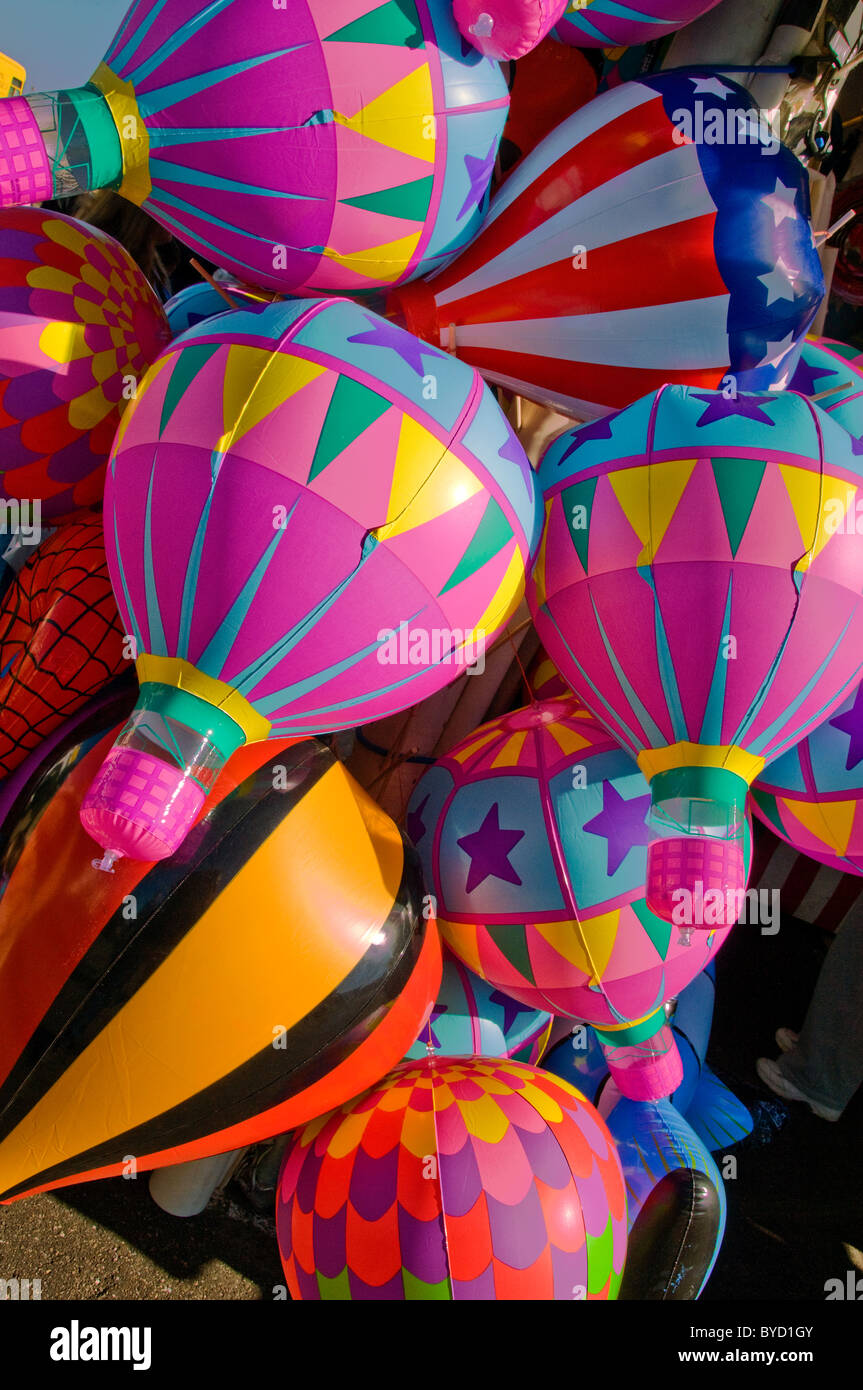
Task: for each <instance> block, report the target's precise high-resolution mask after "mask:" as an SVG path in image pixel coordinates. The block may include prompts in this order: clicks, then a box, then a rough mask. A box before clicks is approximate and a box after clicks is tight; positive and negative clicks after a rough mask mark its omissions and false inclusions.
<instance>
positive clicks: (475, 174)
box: [0, 0, 509, 293]
mask: <svg viewBox="0 0 863 1390" xmlns="http://www.w3.org/2000/svg"><path fill="white" fill-rule="evenodd" d="M508 101H509V98H508V93H507V88H506V83H505V81H504V78H503V75H502V74H501V71H500V69H499V67H498V66H497V64H496V63H494V62H492V61H491V60H490V59H487V58H482V57H481V56H480V55H479V54H478V53H477V52H476V50H475V49H473V48H471V47H469V46H468V45H467V44H465V43H464V41H463V40H462V39H461V37H460V36H459V33H458V30H457V29H456V26H455V22H454V20H453V16H452V0H289V3H287V4H280V5H273V4H269V3H264V4H261V3H259V0H133V3H132V4H131V5H130V7H129V10H128V13H127V14H126V17H125V18H124V20H123V22H122V24H121V25H120V29H119V31H118V33H117V35H116V37H115V38H114V40H113V41H112V43H111V45H110V47H109V49H108V52H107V53H106V55H105V58H104V60H103V62H101V63H100V64H99V66H98V67H97V69H96V71H95V72H94V73H93V76H92V77H91V79H90V81H89V83H87V85H86V86H84V87H76V88H73V89H71V90H66V91H59V92H50V93H44V94H38V93H37V94H33V95H29V94H28V96H26V97H24V96H20V97H15V98H9V99H7V100H4V101H2V102H0V205H2V204H9V203H31V202H38V201H41V200H42V199H45V198H52V197H61V196H64V195H68V194H71V193H80V192H83V191H84V190H86V189H89V188H107V187H117V188H118V189H119V192H120V193H121V194H122V195H123V196H124V197H126V198H128V199H130V201H131V202H133V203H137V204H138V205H139V206H141V207H142V208H144V209H145V211H146V212H148V213H149V214H150V216H151V217H154V218H155V219H156V220H157V221H158V222H161V224H162V225H163V226H164V227H166V228H167V229H168V231H170V232H172V233H174V234H175V235H176V236H177V237H179V239H180V240H181V241H183V242H185V244H186V245H187V246H190V247H192V248H193V249H194V250H196V251H198V252H199V253H200V254H201V255H203V256H205V257H207V258H208V259H209V260H210V261H215V262H216V264H218V265H221V266H224V267H226V268H227V269H229V270H231V271H232V272H233V273H234V274H235V275H237V276H238V277H239V278H240V279H242V280H247V281H250V282H251V283H252V284H256V285H257V284H260V285H268V286H270V287H271V288H273V289H276V290H284V291H285V292H292V291H305V292H311V293H314V292H320V291H321V290H325V291H338V292H341V291H348V292H354V291H359V290H366V289H371V288H373V287H374V286H375V285H391V284H395V283H397V282H399V281H401V280H404V279H409V278H410V277H411V276H413V275H418V274H421V273H423V272H424V271H427V270H430V269H433V268H434V267H435V266H436V265H438V264H440V262H441V261H443V260H445V259H446V258H447V257H448V256H451V255H452V254H453V253H454V252H456V251H458V250H459V249H460V248H461V247H462V246H466V245H467V243H468V242H469V241H470V240H471V238H472V237H473V236H475V235H476V233H477V231H478V230H479V227H480V225H481V223H482V219H483V216H484V214H485V211H486V206H487V195H488V187H489V183H490V180H491V175H492V171H493V169H494V161H495V155H496V153H497V146H498V141H499V139H500V135H501V131H502V130H503V126H504V122H505V120H506V112H507V105H508ZM22 148H25V149H26V151H27V156H26V157H22V155H21V150H22Z"/></svg>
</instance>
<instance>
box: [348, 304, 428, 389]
mask: <svg viewBox="0 0 863 1390" xmlns="http://www.w3.org/2000/svg"><path fill="white" fill-rule="evenodd" d="M366 322H367V323H370V324H371V325H372V326H371V328H370V329H369V330H368V332H367V333H354V335H353V337H351V338H348V342H349V343H364V344H365V345H366V347H378V348H384V349H386V350H387V351H388V352H394V353H396V355H397V356H398V357H400V358H401V359H402V361H403V362H404V363H405V365H406V366H408V367H410V369H411V371H412V372H416V374H417V376H425V367H424V366H423V357H427V356H428V355H429V354H430V353H435V354H437V350H436V349H435V348H433V347H430V346H429V344H428V343H423V342H420V340H419V338H415V337H414V335H413V333H408V331H407V329H406V328H398V327H396V325H395V324H394V323H387V322H386V320H385V319H379V318H373V317H372V315H371V314H366Z"/></svg>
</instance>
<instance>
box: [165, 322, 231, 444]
mask: <svg viewBox="0 0 863 1390" xmlns="http://www.w3.org/2000/svg"><path fill="white" fill-rule="evenodd" d="M220 346H221V344H220V343H200V344H198V343H190V345H189V346H188V347H187V348H184V349H183V351H182V352H180V353H177V355H176V357H175V358H174V366H173V369H172V371H171V379H170V381H169V382H168V386H167V389H166V391H165V399H164V401H163V402H162V418H161V420H160V421H159V432H160V434H161V433H163V432H164V429H165V426H166V425H167V423H168V421H169V420H170V418H171V416H172V415H173V413H174V411H175V410H176V409H177V406H178V405H179V404H180V401H181V400H182V398H183V396H184V395H185V394H186V390H187V388H188V386H189V385H190V384H191V382H193V381H194V379H195V377H196V376H197V375H198V373H199V372H200V371H201V370H202V369H203V368H204V367H205V366H206V365H207V363H208V362H209V360H210V358H211V357H212V356H213V354H214V353H216V352H218V351H219V348H220Z"/></svg>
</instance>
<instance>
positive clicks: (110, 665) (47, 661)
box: [0, 518, 131, 779]
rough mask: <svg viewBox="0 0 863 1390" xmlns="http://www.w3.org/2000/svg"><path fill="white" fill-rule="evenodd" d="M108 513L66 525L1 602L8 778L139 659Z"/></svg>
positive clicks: (0, 738) (1, 707) (2, 744)
mask: <svg viewBox="0 0 863 1390" xmlns="http://www.w3.org/2000/svg"><path fill="white" fill-rule="evenodd" d="M124 639H125V629H124V627H123V625H122V623H121V622H120V615H119V613H118V612H117V604H116V602H115V599H114V594H113V592H112V590H111V580H110V577H109V575H108V562H107V560H106V558H105V541H104V537H103V534H102V521H101V518H94V519H93V520H92V521H81V522H70V523H69V525H67V526H61V527H58V529H57V530H56V531H55V532H54V534H53V535H51V536H48V537H47V538H46V539H45V540H43V541H42V543H41V545H40V546H39V548H38V549H37V551H36V552H35V554H34V555H33V556H32V558H31V559H30V560H29V561H28V562H27V564H26V565H25V566H24V568H23V569H22V571H21V573H20V574H19V575H17V576H16V578H15V580H14V582H13V583H12V584H11V585H10V587H9V589H8V590H7V591H6V593H5V594H4V595H3V599H2V603H0V779H2V778H3V777H7V776H8V775H9V773H10V772H12V771H13V769H14V768H16V767H18V765H19V764H20V763H22V762H23V761H24V760H25V758H26V757H27V756H28V754H30V753H31V752H32V751H33V750H34V749H35V748H37V747H38V745H39V744H40V743H41V742H42V740H43V739H45V738H46V737H47V736H48V735H49V734H50V733H51V732H52V731H53V730H54V729H57V728H59V727H60V726H61V725H62V724H63V723H64V722H65V721H66V720H67V719H68V718H69V716H70V715H72V714H74V712H75V711H76V710H78V709H80V708H81V707H82V706H83V705H84V704H86V702H87V701H88V700H89V699H90V698H91V696H93V695H95V694H96V693H97V692H98V691H99V690H100V689H102V687H104V686H106V685H108V684H109V683H110V682H111V681H112V680H113V679H114V678H115V677H117V676H119V675H120V674H121V673H122V672H123V671H124V670H129V669H130V667H131V663H130V662H129V661H128V660H127V658H126V656H125V654H124V647H125V640H124Z"/></svg>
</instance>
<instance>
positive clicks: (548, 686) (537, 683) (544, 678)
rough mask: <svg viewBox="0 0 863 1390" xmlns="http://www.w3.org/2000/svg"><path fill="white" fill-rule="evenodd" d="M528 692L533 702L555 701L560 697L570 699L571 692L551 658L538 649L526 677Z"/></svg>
mask: <svg viewBox="0 0 863 1390" xmlns="http://www.w3.org/2000/svg"><path fill="white" fill-rule="evenodd" d="M528 680H529V682H530V690H531V694H532V695H533V698H534V699H535V700H555V699H557V698H558V697H559V696H561V695H568V696H569V697H570V698H572V691H571V690H570V689H569V687H568V686H567V684H566V681H565V680H564V679H563V676H562V675H561V674H560V672H559V671H558V669H557V667H556V666H555V664H554V662H553V661H552V659H551V657H550V656H548V655H547V653H546V652H544V651H543V650H542V647H540V649H539V651H538V652H537V654H536V657H535V659H534V662H533V664H532V666H531V668H530V673H529V676H528Z"/></svg>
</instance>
